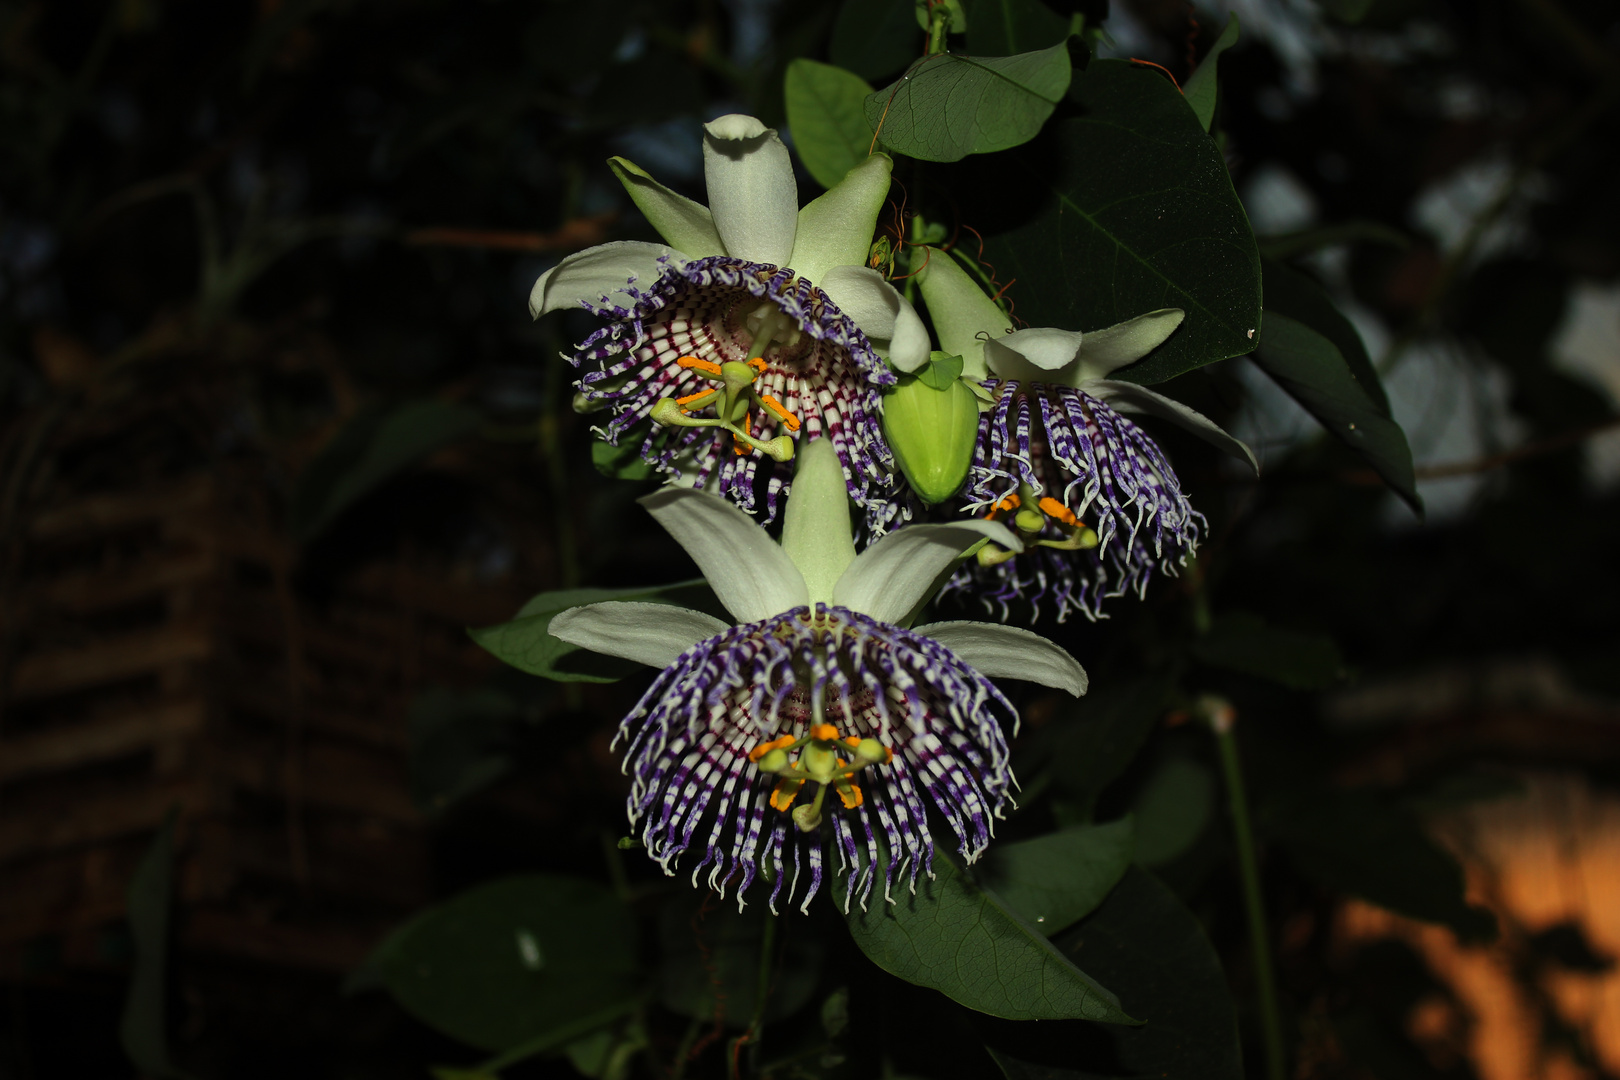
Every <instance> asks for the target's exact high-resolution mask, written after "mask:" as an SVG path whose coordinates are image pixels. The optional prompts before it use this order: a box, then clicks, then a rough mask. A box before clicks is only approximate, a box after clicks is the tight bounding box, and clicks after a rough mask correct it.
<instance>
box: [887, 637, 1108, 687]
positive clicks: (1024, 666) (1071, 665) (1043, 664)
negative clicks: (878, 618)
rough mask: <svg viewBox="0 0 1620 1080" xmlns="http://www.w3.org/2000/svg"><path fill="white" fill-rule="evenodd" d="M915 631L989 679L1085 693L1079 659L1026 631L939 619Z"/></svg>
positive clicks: (1084, 679)
mask: <svg viewBox="0 0 1620 1080" xmlns="http://www.w3.org/2000/svg"><path fill="white" fill-rule="evenodd" d="M917 633H919V634H921V635H923V637H928V638H933V639H934V640H935V641H937V642H939V643H940V644H941V645H943V646H945V647H946V648H947V649H949V650H951V652H953V653H955V654H956V655H957V656H959V657H960V658H961V659H962V660H964V661H966V662H967V663H969V664H971V665H973V667H974V668H976V669H977V670H978V671H979V672H980V673H981V674H984V675H988V676H990V677H991V678H992V679H1024V680H1026V681H1028V682H1033V683H1040V684H1041V685H1042V686H1054V687H1056V688H1057V689H1059V690H1067V691H1068V692H1069V693H1071V694H1073V695H1074V696H1075V697H1079V696H1080V695H1081V694H1083V693H1085V692H1086V685H1087V683H1088V680H1087V678H1086V669H1085V668H1083V667H1081V666H1080V663H1079V661H1077V660H1076V659H1075V658H1074V657H1072V656H1070V655H1069V654H1068V653H1067V652H1065V651H1064V650H1063V649H1061V648H1059V647H1058V646H1056V645H1054V644H1052V642H1050V641H1047V640H1046V639H1045V638H1043V637H1041V635H1039V634H1034V633H1031V632H1030V631H1028V630H1023V629H1020V628H1019V627H1016V626H1000V625H997V624H995V623H982V622H942V623H933V624H931V625H929V626H919V627H918V628H917Z"/></svg>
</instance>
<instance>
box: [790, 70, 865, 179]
mask: <svg viewBox="0 0 1620 1080" xmlns="http://www.w3.org/2000/svg"><path fill="white" fill-rule="evenodd" d="M782 85H783V97H784V98H785V101H786V105H787V117H788V129H789V130H790V131H792V133H793V148H794V149H795V150H797V151H798V153H799V160H801V161H803V162H804V167H805V168H806V169H809V170H810V175H811V176H813V177H815V178H816V182H817V183H818V184H820V185H821V186H822V187H825V188H830V187H832V186H833V185H834V184H836V183H838V181H840V180H842V179H843V178H844V174H845V173H847V172H849V170H851V169H853V168H854V167H855V166H857V165H859V164H860V163H861V162H862V161H864V160H866V156H867V154H868V153H869V152H870V150H871V149H872V128H871V126H870V125H868V124H867V122H866V116H865V114H864V113H863V112H862V109H863V108H864V105H865V102H866V98H867V95H869V94H870V93H871V92H872V86H871V84H870V83H868V82H867V81H866V80H865V79H863V78H861V77H860V76H859V75H856V74H855V73H854V72H851V71H845V70H844V69H843V68H840V67H834V66H833V65H831V64H822V63H818V62H816V61H814V60H806V59H804V58H802V57H801V58H800V59H798V60H795V61H793V62H792V63H790V64H789V65H788V68H787V75H786V77H785V78H784V79H783V84H782Z"/></svg>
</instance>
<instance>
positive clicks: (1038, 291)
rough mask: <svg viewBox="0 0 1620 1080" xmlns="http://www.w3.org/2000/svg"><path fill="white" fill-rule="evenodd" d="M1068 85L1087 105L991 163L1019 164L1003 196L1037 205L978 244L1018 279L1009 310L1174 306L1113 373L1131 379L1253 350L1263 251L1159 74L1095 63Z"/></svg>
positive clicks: (1032, 319) (1078, 326)
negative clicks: (1176, 321)
mask: <svg viewBox="0 0 1620 1080" xmlns="http://www.w3.org/2000/svg"><path fill="white" fill-rule="evenodd" d="M1069 96H1070V97H1071V98H1072V99H1074V100H1075V101H1076V102H1077V103H1078V104H1079V105H1080V107H1081V108H1082V109H1083V110H1084V115H1083V116H1081V117H1080V118H1078V119H1073V120H1065V121H1062V122H1061V123H1058V124H1055V125H1054V126H1053V127H1052V128H1051V129H1050V130H1049V131H1048V132H1047V134H1046V136H1044V137H1043V138H1042V140H1041V142H1040V144H1038V145H1037V146H1036V147H1034V148H1031V149H1030V150H1029V151H1022V152H1020V153H1019V154H1016V155H1012V156H1011V158H1010V159H1009V160H1008V161H1007V162H1006V163H1005V164H1004V165H1002V166H1001V169H1000V170H999V171H1002V172H1005V171H1008V170H1016V171H1017V172H1019V173H1021V174H1022V177H1021V178H1020V177H1019V176H1017V175H1014V176H1009V177H1008V178H1007V179H1006V180H1005V181H1004V185H1005V190H1004V191H1003V193H1002V195H1001V197H1002V198H1003V199H1004V200H1012V201H1014V202H1015V203H1016V202H1018V201H1020V200H1023V199H1025V198H1028V199H1030V200H1032V201H1033V203H1034V207H1035V208H1034V212H1033V215H1032V216H1031V217H1028V218H1027V219H1022V223H1021V224H1019V225H1017V226H1016V227H1014V228H1012V229H1010V230H1007V231H1004V232H1001V233H998V234H997V235H995V236H992V237H991V238H990V239H989V240H987V241H986V243H985V253H984V258H985V260H986V261H987V262H989V263H991V264H993V265H994V266H995V267H996V270H997V273H998V275H999V277H1000V278H1001V280H1003V281H1009V282H1010V281H1012V280H1014V279H1016V281H1017V284H1016V285H1015V286H1013V287H1012V289H1011V291H1010V292H1009V294H1008V295H1009V296H1011V297H1012V298H1013V299H1014V300H1015V302H1016V303H1017V312H1018V316H1019V318H1020V319H1022V320H1023V321H1024V322H1026V323H1028V324H1029V325H1030V326H1057V327H1063V328H1065V329H1070V330H1082V331H1084V330H1096V329H1099V328H1101V327H1105V326H1112V325H1113V324H1115V323H1118V322H1124V321H1125V320H1126V319H1133V318H1135V317H1136V316H1138V315H1141V314H1143V313H1144V312H1148V311H1154V310H1157V309H1158V308H1164V307H1176V308H1181V309H1182V310H1183V311H1185V312H1186V313H1187V317H1186V320H1185V321H1184V322H1183V323H1182V324H1181V327H1180V329H1178V330H1177V331H1176V332H1175V333H1174V334H1172V335H1171V337H1170V339H1169V340H1168V341H1166V342H1165V343H1164V344H1163V345H1161V346H1159V348H1158V349H1156V350H1154V351H1153V352H1152V353H1150V354H1149V355H1148V356H1147V357H1145V358H1144V359H1142V360H1139V361H1138V362H1136V363H1135V364H1132V365H1130V366H1129V367H1126V368H1122V369H1121V370H1120V371H1119V372H1118V373H1116V374H1115V375H1114V376H1113V377H1114V378H1122V379H1129V380H1132V381H1134V382H1139V383H1156V382H1163V381H1164V380H1165V379H1170V378H1173V377H1175V376H1177V375H1180V374H1181V373H1182V372H1185V371H1191V370H1192V369H1193V368H1196V367H1201V366H1203V365H1204V364H1209V363H1213V362H1214V361H1216V360H1222V359H1225V358H1227V357H1232V356H1240V355H1242V354H1244V353H1246V352H1249V351H1250V350H1252V349H1253V348H1254V342H1255V337H1256V335H1257V334H1258V333H1259V330H1260V255H1259V252H1258V250H1257V249H1256V248H1255V244H1254V235H1253V233H1252V232H1251V231H1250V229H1249V219H1248V217H1247V216H1246V215H1245V214H1244V212H1243V204H1242V203H1241V202H1239V201H1238V197H1237V194H1236V192H1234V191H1233V190H1232V179H1231V177H1230V176H1229V175H1228V174H1227V171H1226V162H1225V160H1224V159H1223V158H1222V157H1221V152H1220V150H1219V149H1218V148H1217V147H1216V146H1215V143H1214V141H1213V140H1211V139H1210V137H1209V136H1208V135H1207V134H1206V133H1205V132H1204V129H1203V128H1202V127H1200V126H1199V124H1198V118H1197V116H1195V115H1194V114H1193V111H1192V109H1191V108H1190V107H1189V106H1188V105H1187V103H1186V101H1184V100H1183V99H1182V96H1181V95H1180V94H1179V93H1178V92H1177V91H1176V88H1175V87H1174V86H1172V85H1171V84H1170V82H1169V80H1167V79H1165V78H1164V76H1163V75H1160V74H1159V73H1158V72H1155V71H1150V70H1148V69H1146V68H1142V67H1138V66H1136V65H1133V64H1128V63H1125V62H1124V61H1120V60H1094V61H1092V63H1091V64H1090V66H1089V67H1087V68H1086V70H1085V72H1084V74H1083V75H1081V76H1079V77H1077V78H1076V79H1075V83H1074V86H1073V88H1072V89H1071V90H1070V92H1069ZM1020 183H1022V184H1023V185H1025V186H1024V187H1020V186H1019V184H1020Z"/></svg>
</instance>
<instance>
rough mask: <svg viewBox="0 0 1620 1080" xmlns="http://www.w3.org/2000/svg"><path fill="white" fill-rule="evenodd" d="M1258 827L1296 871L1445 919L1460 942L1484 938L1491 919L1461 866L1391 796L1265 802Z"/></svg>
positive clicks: (1406, 911) (1360, 792)
mask: <svg viewBox="0 0 1620 1080" xmlns="http://www.w3.org/2000/svg"><path fill="white" fill-rule="evenodd" d="M1261 827H1262V828H1263V829H1264V831H1266V832H1267V833H1269V834H1270V835H1272V836H1273V837H1275V838H1276V839H1277V840H1279V841H1281V842H1282V844H1283V846H1284V847H1286V848H1287V849H1288V854H1289V856H1290V857H1292V859H1293V860H1294V863H1295V864H1296V865H1297V866H1298V867H1299V869H1300V870H1301V871H1303V872H1304V873H1305V874H1307V875H1308V876H1310V877H1311V878H1313V879H1315V880H1316V881H1317V882H1318V883H1319V884H1321V885H1323V886H1326V887H1327V888H1328V889H1331V890H1333V891H1335V892H1347V893H1350V894H1352V895H1354V896H1359V897H1361V898H1362V899H1363V900H1367V901H1370V902H1372V903H1374V904H1377V905H1378V906H1380V907H1385V908H1388V909H1389V910H1391V911H1396V912H1399V913H1401V914H1402V915H1410V916H1411V917H1412V918H1414V919H1423V920H1425V921H1428V922H1436V923H1443V924H1445V925H1446V926H1449V927H1451V929H1452V930H1454V931H1455V932H1456V933H1457V936H1458V937H1460V938H1462V939H1463V940H1465V941H1481V940H1488V939H1490V938H1492V937H1494V936H1495V934H1496V920H1495V919H1494V918H1493V917H1492V915H1491V914H1490V912H1488V911H1486V910H1485V909H1483V908H1477V907H1472V906H1470V905H1469V904H1468V902H1467V900H1466V899H1465V898H1464V894H1463V872H1462V867H1461V866H1459V865H1458V864H1457V860H1456V859H1454V858H1453V857H1452V856H1451V854H1450V853H1449V852H1447V851H1446V850H1445V849H1444V848H1442V847H1440V846H1439V845H1438V844H1436V843H1435V842H1434V841H1433V840H1432V839H1430V837H1429V834H1428V833H1427V832H1425V831H1424V828H1423V823H1422V821H1421V820H1420V819H1419V818H1418V817H1417V815H1416V814H1414V813H1413V812H1412V811H1411V810H1410V809H1408V808H1407V807H1406V806H1404V805H1402V804H1401V803H1400V802H1399V801H1397V800H1396V799H1395V798H1394V797H1393V796H1392V795H1391V794H1389V793H1387V792H1383V791H1379V790H1377V789H1373V788H1357V789H1354V790H1350V791H1341V790H1335V789H1332V788H1325V787H1322V786H1317V787H1313V788H1311V789H1310V790H1308V791H1305V790H1302V791H1299V792H1297V793H1295V794H1293V795H1291V796H1288V797H1285V798H1283V799H1279V800H1277V801H1276V802H1274V803H1272V804H1271V805H1268V806H1266V807H1265V808H1264V809H1263V812H1262V814H1261Z"/></svg>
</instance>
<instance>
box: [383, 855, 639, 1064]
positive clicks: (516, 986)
mask: <svg viewBox="0 0 1620 1080" xmlns="http://www.w3.org/2000/svg"><path fill="white" fill-rule="evenodd" d="M366 966H367V967H369V968H371V969H373V970H375V971H376V973H377V974H378V975H379V976H380V978H381V980H382V983H383V985H384V986H386V987H387V989H388V991H389V993H391V994H392V995H393V996H394V998H395V999H396V1000H397V1001H398V1002H399V1003H400V1005H401V1006H403V1007H404V1009H405V1010H406V1011H407V1012H409V1013H410V1014H411V1015H412V1016H415V1017H416V1018H417V1019H418V1020H421V1021H422V1022H423V1023H425V1024H427V1025H429V1026H430V1027H433V1028H435V1029H437V1030H439V1031H442V1032H444V1033H445V1034H446V1035H449V1036H451V1037H452V1038H456V1039H460V1040H461V1041H463V1042H466V1043H471V1044H472V1045H474V1046H478V1047H482V1048H483V1049H486V1050H510V1049H512V1048H514V1047H515V1048H520V1049H522V1050H523V1051H524V1052H525V1053H526V1054H532V1053H539V1052H540V1050H542V1049H545V1048H548V1047H550V1046H562V1045H566V1044H567V1043H569V1042H572V1041H573V1040H574V1039H577V1038H579V1037H580V1036H582V1035H584V1034H587V1033H588V1031H589V1030H590V1029H591V1028H592V1027H595V1026H600V1024H606V1023H608V1022H610V1021H612V1020H613V1019H614V1018H616V1017H617V1016H619V1015H622V1014H623V1013H624V1012H626V1011H628V1010H629V1009H630V1008H632V1007H634V1005H635V1003H636V1001H637V998H638V995H639V993H640V987H639V980H638V976H637V969H636V942H635V923H634V921H633V919H632V918H631V915H630V910H629V908H627V907H626V906H625V904H624V902H623V901H621V900H620V899H619V898H618V897H617V896H616V895H614V893H613V892H612V891H611V890H609V889H608V888H606V887H605V886H602V885H598V884H596V883H595V882H592V881H586V880H583V879H581V878H572V877H562V876H559V875H555V874H526V875H523V876H520V877H509V878H503V879H501V880H498V881H492V882H490V883H488V884H486V885H482V886H480V887H478V888H476V889H473V890H471V891H469V892H465V893H462V894H461V895H459V896H456V897H454V898H452V899H451V900H449V901H447V902H445V903H443V904H441V905H439V906H437V907H433V908H429V909H428V910H427V911H425V912H423V913H422V914H420V915H418V916H417V917H416V918H414V919H412V920H411V921H410V922H409V923H407V924H406V925H405V926H403V927H401V928H400V929H399V930H397V931H395V932H394V933H393V934H392V935H390V936H389V937H388V939H387V940H385V941H384V942H383V943H382V944H381V945H379V946H378V947H377V949H376V950H375V951H374V952H373V953H372V955H371V956H370V957H369V958H368V959H367V960H366ZM581 1027H584V1028H585V1030H580V1029H581ZM480 1068H481V1069H482V1070H484V1071H489V1072H493V1071H496V1070H495V1069H494V1068H493V1067H492V1066H491V1065H490V1064H485V1065H482V1066H480Z"/></svg>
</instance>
